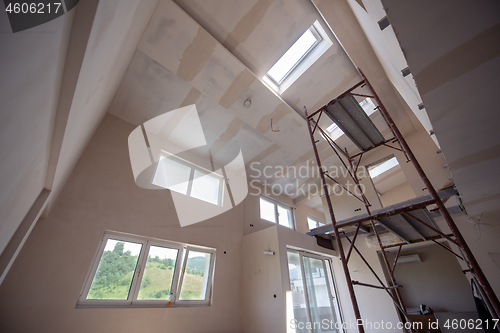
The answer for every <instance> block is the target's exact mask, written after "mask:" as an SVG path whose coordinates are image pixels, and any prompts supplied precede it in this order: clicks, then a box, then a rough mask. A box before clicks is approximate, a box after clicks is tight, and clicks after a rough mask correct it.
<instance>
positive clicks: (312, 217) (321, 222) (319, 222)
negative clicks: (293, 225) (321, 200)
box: [307, 215, 326, 230]
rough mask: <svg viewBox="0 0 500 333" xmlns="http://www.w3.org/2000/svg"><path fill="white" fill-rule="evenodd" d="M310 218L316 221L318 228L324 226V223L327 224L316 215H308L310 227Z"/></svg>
mask: <svg viewBox="0 0 500 333" xmlns="http://www.w3.org/2000/svg"><path fill="white" fill-rule="evenodd" d="M309 219H311V220H313V221H314V222H316V228H319V227H322V226H324V225H326V222H324V221H322V220H320V219H318V218H316V217H314V216H311V215H307V226H308V227H309ZM312 229H315V228H312ZM312 229H311V228H309V230H312Z"/></svg>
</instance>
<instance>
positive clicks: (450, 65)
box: [382, 0, 500, 295]
mask: <svg viewBox="0 0 500 333" xmlns="http://www.w3.org/2000/svg"><path fill="white" fill-rule="evenodd" d="M382 3H383V5H384V7H385V9H386V11H387V14H388V18H389V20H390V22H391V25H392V26H393V28H394V31H395V32H396V35H397V38H398V41H399V43H400V45H401V47H402V48H403V49H404V51H405V57H406V60H407V62H408V65H409V67H410V69H411V70H412V73H413V76H414V78H415V82H416V84H417V87H418V89H419V92H420V95H421V96H422V100H423V102H424V105H425V108H426V110H427V113H428V115H429V119H430V121H431V124H432V126H433V129H434V131H435V133H436V136H437V138H438V140H439V143H440V145H441V148H442V150H443V154H444V156H445V157H446V160H447V163H448V166H449V170H450V171H451V173H452V174H453V177H454V180H455V184H456V185H457V188H458V191H459V192H460V194H461V195H462V199H463V203H464V205H465V207H466V209H467V210H468V212H469V214H470V215H472V216H474V219H475V220H476V221H477V220H478V219H479V217H482V219H481V221H480V224H479V225H477V224H475V223H474V222H470V221H468V220H467V219H466V218H464V217H461V216H459V215H457V216H453V217H454V218H456V220H455V222H456V224H457V226H458V228H459V229H460V230H461V232H462V234H463V236H464V238H465V240H466V242H467V243H468V244H469V246H470V248H471V250H472V252H473V254H474V255H475V257H476V259H477V261H478V263H479V265H480V266H481V268H482V269H483V271H484V272H485V275H486V277H487V278H488V280H489V282H490V283H491V284H492V287H493V289H494V290H495V292H496V293H497V295H500V279H499V278H498V277H499V276H500V270H499V268H498V266H497V265H495V264H494V262H493V259H492V257H495V256H496V257H498V256H499V255H500V251H499V249H498V240H499V239H500V232H499V231H498V230H499V223H498V200H499V197H500V192H499V187H498V183H499V181H500V178H499V177H500V174H499V173H498V170H499V168H500V150H499V147H500V136H499V135H498V123H499V116H498V112H496V110H495V107H494V105H496V96H497V94H498V93H497V92H498V87H499V85H500V79H499V78H500V77H499V75H498V73H499V71H500V57H499V55H500V48H499V47H498V39H499V36H500V33H499V31H500V30H499V27H500V15H499V13H500V4H499V3H498V1H493V0H481V1H466V0H457V1H451V0H449V1H420V2H419V3H418V4H417V3H415V2H404V3H403V2H401V1H393V0H382ZM422 22H425V24H422ZM416 27H418V29H416ZM470 220H472V219H470ZM479 230H481V235H480V234H479Z"/></svg>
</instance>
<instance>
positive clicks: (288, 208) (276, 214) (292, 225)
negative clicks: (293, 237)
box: [259, 195, 297, 230]
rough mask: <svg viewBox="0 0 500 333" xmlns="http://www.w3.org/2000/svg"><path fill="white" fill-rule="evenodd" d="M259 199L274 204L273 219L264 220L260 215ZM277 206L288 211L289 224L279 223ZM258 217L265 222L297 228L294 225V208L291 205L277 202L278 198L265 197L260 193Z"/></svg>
mask: <svg viewBox="0 0 500 333" xmlns="http://www.w3.org/2000/svg"><path fill="white" fill-rule="evenodd" d="M261 199H262V200H264V201H267V202H269V203H271V204H273V205H274V219H275V220H274V221H269V220H266V219H265V218H262V217H261V205H260V200H261ZM278 206H279V207H281V208H284V209H287V210H289V211H290V221H289V222H290V223H291V226H285V225H283V224H280V223H279V213H278ZM259 217H260V219H261V220H264V221H266V222H269V223H275V224H277V225H280V226H282V227H285V228H288V229H292V230H297V229H296V226H295V214H294V208H293V207H292V206H289V205H286V204H284V203H282V202H279V201H278V200H275V199H272V198H269V197H266V196H264V195H260V196H259Z"/></svg>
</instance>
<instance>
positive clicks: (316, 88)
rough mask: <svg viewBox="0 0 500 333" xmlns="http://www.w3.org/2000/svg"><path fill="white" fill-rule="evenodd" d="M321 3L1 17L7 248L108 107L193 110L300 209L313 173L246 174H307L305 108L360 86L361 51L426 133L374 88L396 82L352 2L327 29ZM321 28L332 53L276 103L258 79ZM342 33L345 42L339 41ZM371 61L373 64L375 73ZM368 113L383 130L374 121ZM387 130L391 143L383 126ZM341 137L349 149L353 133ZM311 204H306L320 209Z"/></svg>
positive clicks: (103, 7) (144, 113)
mask: <svg viewBox="0 0 500 333" xmlns="http://www.w3.org/2000/svg"><path fill="white" fill-rule="evenodd" d="M313 3H314V1H313V2H310V1H306V0H287V1H284V0H273V1H271V0H251V1H246V0H231V1H229V0H226V1H191V0H186V1H181V0H179V1H177V4H176V3H174V2H173V1H171V0H162V1H158V0H134V1H119V0H108V1H98V0H92V1H90V0H89V1H85V2H81V3H79V4H78V6H76V7H75V9H74V10H73V11H72V12H70V13H69V14H67V15H64V16H62V17H61V18H59V19H57V20H54V21H51V22H49V23H46V24H44V25H41V26H39V27H37V28H33V29H31V30H29V31H26V32H21V33H17V34H15V35H11V34H10V29H9V26H8V23H7V21H6V20H7V17H6V15H5V14H2V16H1V18H2V22H1V26H2V29H3V30H5V31H7V30H8V32H9V34H7V33H6V34H2V36H1V38H2V45H6V46H8V47H3V48H2V51H1V52H2V53H1V55H2V59H5V61H2V70H3V71H2V73H3V78H4V79H3V80H2V82H3V83H5V85H2V94H4V95H2V96H5V97H4V98H2V100H5V101H7V102H6V104H5V106H4V108H3V112H2V115H1V116H2V122H1V124H2V131H1V134H2V137H1V139H2V141H1V145H2V151H4V152H7V153H6V156H4V158H3V159H2V165H1V177H2V178H1V181H2V195H1V197H0V208H1V210H0V211H1V212H2V213H1V214H2V215H1V217H0V218H1V220H0V228H2V229H1V233H0V235H1V237H2V238H0V249H3V248H4V247H5V245H6V244H7V242H8V241H9V239H10V238H11V236H12V234H13V233H14V232H15V230H16V229H17V228H18V226H19V225H20V223H21V222H22V220H23V218H24V217H25V216H28V215H27V213H28V212H30V207H31V206H32V205H33V203H34V202H35V200H36V198H37V197H39V196H40V193H41V192H42V190H44V188H45V189H46V190H49V191H51V193H50V197H49V200H48V202H49V207H50V205H52V204H53V203H54V201H55V199H56V198H57V195H58V193H59V191H60V190H61V188H62V187H63V186H64V183H65V180H66V179H67V177H68V175H69V174H70V173H71V170H72V169H73V166H74V165H75V163H76V161H77V160H78V158H79V157H80V155H81V153H82V152H83V150H84V149H85V147H86V144H87V142H88V141H89V140H90V138H91V136H92V135H93V133H94V131H95V129H96V127H97V126H98V124H99V122H100V121H101V119H102V117H103V116H104V114H105V113H106V112H107V111H108V110H109V113H111V114H114V115H116V116H118V117H120V118H122V119H124V120H126V121H128V122H130V123H133V124H135V125H139V124H140V123H142V122H144V121H146V120H149V119H151V118H153V117H154V116H156V115H159V114H162V113H165V112H168V111H171V110H174V109H177V108H178V107H179V106H181V105H189V104H193V103H195V104H196V106H197V108H198V109H199V112H200V116H201V119H202V121H203V129H204V131H205V135H206V136H207V139H208V141H209V142H210V143H212V144H214V145H217V146H219V147H220V146H223V145H225V144H227V143H230V142H236V143H238V144H239V145H240V147H241V148H242V151H243V154H244V158H245V161H246V163H247V168H248V169H249V174H250V176H253V177H255V178H256V179H259V180H260V181H262V182H263V181H267V182H268V184H279V185H281V187H283V186H284V185H288V184H291V185H293V186H292V187H291V188H290V187H289V189H290V190H291V192H292V194H291V195H290V196H291V197H292V198H294V199H296V200H297V202H304V201H303V199H302V198H299V196H298V195H297V193H295V192H294V190H295V189H296V188H297V187H300V186H302V185H306V184H309V183H311V182H316V181H317V178H307V177H305V178H301V179H299V181H298V182H297V180H296V178H295V177H293V175H292V176H290V177H287V176H282V175H281V176H280V175H274V176H271V177H267V176H264V175H262V176H260V177H257V175H256V173H257V172H255V170H251V168H250V166H251V164H252V163H253V162H259V163H261V165H260V166H259V167H257V169H259V170H262V169H263V168H264V166H270V167H286V166H294V167H297V168H298V167H301V166H309V167H310V166H311V164H310V162H311V161H312V160H313V158H314V155H313V152H312V149H311V143H310V138H309V135H308V131H307V126H306V122H305V120H304V118H303V114H302V110H303V107H304V106H305V107H307V108H308V109H309V110H315V109H317V108H319V107H320V106H322V105H323V104H324V103H326V102H327V101H329V100H330V99H332V98H334V97H336V95H338V94H339V93H341V92H342V91H344V90H345V89H346V88H348V87H350V86H351V85H352V84H354V83H356V82H357V81H359V80H360V77H359V75H358V74H357V71H356V68H355V66H354V65H353V64H352V62H351V60H352V59H353V55H355V56H356V59H357V61H358V60H359V59H362V60H363V61H364V62H363V61H361V62H362V63H363V64H370V66H365V69H367V70H368V72H369V73H367V74H368V76H369V78H373V80H374V82H373V83H374V86H375V87H376V89H377V90H378V92H379V95H380V96H381V97H382V99H383V100H384V102H385V104H386V107H387V108H388V109H389V112H391V114H392V116H393V118H394V119H395V121H396V122H397V123H398V125H399V126H400V128H401V130H402V132H403V133H404V134H409V133H413V132H415V131H416V130H419V126H420V125H419V124H418V121H417V120H416V118H415V117H414V116H413V115H412V112H411V110H410V109H409V108H408V106H407V105H406V104H405V102H404V100H403V99H402V98H401V96H399V94H398V93H397V92H396V91H395V89H394V87H392V86H390V85H387V84H386V85H381V84H380V81H383V82H389V81H388V80H387V77H386V76H385V74H384V72H383V70H381V68H382V67H381V66H380V64H379V63H378V65H377V62H378V60H377V59H376V56H375V54H374V53H373V50H371V46H370V44H369V43H362V45H361V46H357V47H356V48H354V49H351V48H350V46H349V38H351V39H356V40H359V39H362V38H364V37H363V36H364V35H363V34H362V30H361V29H360V28H359V24H358V23H357V21H356V19H355V17H354V16H353V14H352V11H351V9H350V8H349V6H348V5H347V3H344V2H342V1H341V2H338V1H336V2H335V3H333V2H332V3H328V4H327V5H326V6H327V7H325V8H324V9H322V10H326V14H328V13H329V11H330V10H331V9H332V8H334V7H335V12H337V13H339V15H340V14H341V15H346V16H349V15H351V16H350V21H349V22H348V24H345V26H344V24H340V25H337V26H334V24H332V22H328V24H326V23H325V22H324V21H323V17H327V16H328V15H323V13H322V14H319V13H318V11H317V10H316V7H315V6H317V5H318V4H317V3H314V4H313ZM178 4H179V5H180V6H181V7H182V8H181V7H179V6H178ZM323 6H325V5H323ZM328 6H330V7H328ZM318 7H319V6H318ZM337 7H338V8H337ZM316 20H318V21H319V22H320V23H321V24H322V26H323V28H324V29H325V30H326V31H327V32H328V34H329V37H330V39H331V40H332V42H333V45H332V46H331V47H330V48H329V49H328V50H327V51H326V52H325V53H324V54H323V55H322V56H321V57H320V58H319V59H318V60H317V62H316V63H314V64H313V65H312V66H311V67H310V68H309V70H308V71H306V72H305V73H304V74H303V75H302V76H301V77H299V79H297V81H295V83H294V84H292V85H291V86H290V87H289V88H288V89H287V90H286V91H285V93H284V94H283V95H282V96H278V95H277V94H276V93H275V92H273V91H271V90H269V89H268V87H267V86H266V85H264V84H263V83H262V82H261V78H262V75H263V74H264V73H266V72H267V71H268V70H269V68H270V67H271V66H272V65H273V64H274V62H275V61H276V60H277V59H279V58H280V57H281V55H282V54H283V53H284V52H285V51H286V50H287V49H288V48H289V47H290V46H291V45H292V44H293V43H294V42H295V40H296V39H297V38H298V37H299V36H300V35H301V34H302V33H303V32H304V31H305V29H306V28H307V27H309V26H310V25H311V24H312V23H313V22H314V21H316ZM329 27H332V28H333V30H334V31H335V35H334V34H333V33H332V32H331V31H330V30H329ZM356 27H357V28H356ZM63 32H66V34H63ZM339 35H340V36H343V37H342V38H344V41H342V45H341V44H340V43H339V42H338V41H337V39H336V38H335V36H337V37H338V36H339ZM345 36H350V37H345ZM68 45H69V46H68ZM346 45H347V46H349V47H346ZM344 49H346V50H347V52H348V53H349V56H348V55H347V54H346V53H345V51H344ZM35 55H36V56H35ZM23 63H24V64H25V65H21V64H23ZM357 66H359V64H357ZM373 66H374V68H376V70H373V71H371V72H370V67H373ZM377 66H378V67H377ZM361 67H363V66H361ZM33 75H35V76H33ZM40 77H43V85H40V84H38V83H39V82H40V79H39V78H40ZM5 78H7V79H5ZM61 82H62V83H61ZM35 84H36V86H35ZM115 92H116V93H115ZM247 98H250V99H251V100H252V105H251V107H250V108H248V109H247V108H244V107H243V101H245V100H246V99H247ZM9 101H10V102H9ZM35 111H36V112H35ZM372 119H373V120H374V122H375V123H380V124H382V126H383V122H381V119H380V116H379V115H377V114H374V115H372ZM271 120H272V123H273V127H272V128H271ZM382 132H383V133H384V134H385V135H390V133H389V132H388V131H387V128H382ZM26 138H29V139H26ZM188 139H189V138H188V136H186V140H188ZM318 139H320V138H319V137H318ZM338 142H339V144H340V145H341V146H346V147H347V148H348V149H349V150H350V151H354V149H355V148H354V146H353V145H352V143H350V142H349V141H348V140H347V139H346V138H345V137H342V138H340V139H339V140H338ZM318 147H319V150H320V153H321V156H322V159H323V162H324V163H325V164H329V165H334V164H339V161H338V158H337V157H336V156H335V155H334V153H333V152H332V151H331V149H330V148H329V147H328V145H327V144H326V143H325V142H320V143H319V145H318ZM367 155H369V154H367ZM308 163H309V164H308ZM252 172H254V174H252ZM315 200H316V202H315V201H312V202H311V203H309V204H308V205H310V206H312V207H316V208H319V207H320V206H319V204H318V200H317V199H315ZM33 207H34V206H33ZM48 212H49V210H46V213H48ZM35 216H36V214H35Z"/></svg>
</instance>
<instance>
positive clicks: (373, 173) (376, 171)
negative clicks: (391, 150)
mask: <svg viewBox="0 0 500 333" xmlns="http://www.w3.org/2000/svg"><path fill="white" fill-rule="evenodd" d="M397 165H399V163H398V160H397V158H396V157H392V158H391V159H389V160H387V161H385V162H383V163H380V164H378V165H376V166H374V167H373V168H368V173H369V174H370V177H371V178H375V177H377V176H379V175H381V174H383V173H384V172H386V171H389V170H390V169H392V168H394V167H395V166H397Z"/></svg>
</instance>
